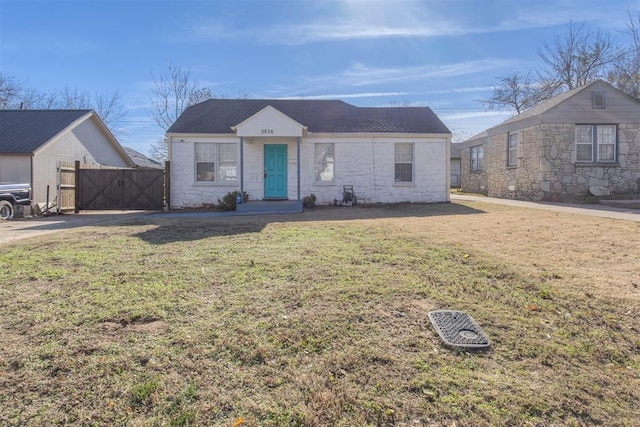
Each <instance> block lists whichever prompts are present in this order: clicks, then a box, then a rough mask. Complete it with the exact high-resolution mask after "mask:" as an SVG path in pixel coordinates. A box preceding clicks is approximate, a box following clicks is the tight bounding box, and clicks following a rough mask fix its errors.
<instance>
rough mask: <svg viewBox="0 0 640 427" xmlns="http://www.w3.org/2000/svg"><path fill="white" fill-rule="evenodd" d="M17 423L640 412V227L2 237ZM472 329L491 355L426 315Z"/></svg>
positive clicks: (496, 421)
mask: <svg viewBox="0 0 640 427" xmlns="http://www.w3.org/2000/svg"><path fill="white" fill-rule="evenodd" d="M2 249H3V250H2V253H1V254H0V330H1V331H2V332H1V334H0V425H7V426H22V425H125V426H143V425H144V426H147V425H158V426H161V425H162V426H164V425H166V426H192V425H199V426H200V425H202V426H212V425H216V426H217V425H219V426H229V427H231V426H239V425H242V426H320V425H338V426H340V425H344V426H348V425H358V426H359V425H372V426H387V425H398V426H400V425H425V426H429V425H433V426H440V425H443V426H452V425H456V426H500V425H504V426H507V425H531V426H551V425H576V426H581V425H607V426H615V425H621V426H625V425H626V426H633V425H637V422H638V420H639V419H640V407H639V406H638V401H640V266H639V264H638V254H639V253H640V223H637V222H625V221H617V220H610V219H601V218H592V217H583V216H579V215H568V214H561V213H555V212H545V211H538V210H536V211H534V210H526V209H520V208H514V207H505V206H495V205H488V204H487V205H485V204H468V203H467V204H465V203H462V202H460V203H451V204H438V205H400V206H388V207H377V208H364V207H363V208H323V209H317V210H315V211H311V212H305V213H304V214H302V215H291V216H285V217H276V216H262V217H230V218H202V217H195V218H194V217H185V218H179V219H176V218H165V217H163V216H157V215H156V216H142V217H139V218H135V219H129V220H126V222H125V223H123V224H121V225H117V226H102V227H85V228H82V229H78V230H75V231H63V232H60V233H57V234H52V235H48V236H42V237H40V238H38V239H31V240H25V241H21V242H15V243H12V244H10V245H4V246H3V247H2ZM435 309H457V310H463V311H466V312H467V313H469V314H470V315H472V316H473V317H474V318H475V319H476V320H477V321H478V323H480V325H482V327H483V329H484V331H485V332H487V334H488V335H489V337H490V338H491V340H492V347H491V349H490V350H489V351H487V352H480V353H465V352H457V351H454V350H451V349H448V348H446V347H445V346H444V345H443V344H442V341H441V340H440V338H439V337H438V335H437V333H436V331H435V330H434V329H433V327H432V326H431V324H430V322H429V320H428V317H427V314H428V312H429V311H430V310H435Z"/></svg>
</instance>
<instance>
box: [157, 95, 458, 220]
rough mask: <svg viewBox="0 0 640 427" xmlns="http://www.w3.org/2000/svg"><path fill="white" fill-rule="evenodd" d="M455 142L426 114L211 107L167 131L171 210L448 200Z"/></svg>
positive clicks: (216, 103)
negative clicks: (347, 193) (243, 200)
mask: <svg viewBox="0 0 640 427" xmlns="http://www.w3.org/2000/svg"><path fill="white" fill-rule="evenodd" d="M450 140H451V133H450V131H449V129H447V127H446V126H445V125H444V124H443V123H442V122H441V121H440V120H439V119H438V117H437V116H436V115H435V114H434V113H433V111H431V109H429V108H427V107H403V108H360V107H356V106H353V105H350V104H347V103H345V102H342V101H325V100H322V101H320V100H255V99H212V100H208V101H205V102H202V103H200V104H196V105H194V106H191V107H189V108H187V109H186V110H185V111H184V113H183V114H182V115H181V116H180V117H179V118H178V120H177V121H176V122H175V123H174V124H173V126H171V128H170V129H169V130H168V132H167V141H168V144H169V158H170V162H171V207H172V208H182V207H197V206H202V205H203V204H215V203H217V201H218V199H222V197H223V196H224V195H225V194H227V193H229V192H232V191H235V190H238V191H243V192H246V193H248V195H249V202H251V201H253V200H298V201H300V200H301V199H302V198H303V197H304V196H306V195H310V194H315V195H316V197H317V202H318V203H320V204H326V203H332V202H333V201H334V200H336V199H337V200H341V199H342V195H343V185H352V186H353V187H354V191H355V193H356V194H357V196H358V199H359V200H360V201H362V200H364V201H365V202H367V203H393V202H420V203H424V202H446V201H449V145H450Z"/></svg>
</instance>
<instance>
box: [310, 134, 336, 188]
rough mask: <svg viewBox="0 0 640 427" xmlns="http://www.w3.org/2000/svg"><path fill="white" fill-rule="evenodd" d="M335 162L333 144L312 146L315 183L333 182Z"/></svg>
mask: <svg viewBox="0 0 640 427" xmlns="http://www.w3.org/2000/svg"><path fill="white" fill-rule="evenodd" d="M335 162H336V156H335V144H334V143H316V144H314V146H313V163H314V170H315V182H317V183H323V182H326V183H331V182H334V178H335V175H334V167H335Z"/></svg>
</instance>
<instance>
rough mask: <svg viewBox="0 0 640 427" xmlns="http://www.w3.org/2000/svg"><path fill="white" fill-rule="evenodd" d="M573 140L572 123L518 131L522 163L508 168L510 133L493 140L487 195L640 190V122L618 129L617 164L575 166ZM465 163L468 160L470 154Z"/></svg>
mask: <svg viewBox="0 0 640 427" xmlns="http://www.w3.org/2000/svg"><path fill="white" fill-rule="evenodd" d="M574 140H575V125H573V124H539V125H535V126H531V127H528V128H524V129H520V130H518V149H519V152H518V165H517V166H516V167H509V166H507V148H506V147H507V145H506V144H507V142H506V141H507V134H506V133H505V134H500V135H496V136H493V137H491V138H490V141H489V144H488V146H485V151H484V161H485V170H486V171H487V181H488V185H487V188H488V191H487V194H488V195H489V196H492V197H502V198H516V199H522V200H561V199H563V198H566V197H567V196H584V195H587V194H589V187H593V186H598V187H607V188H609V190H610V192H611V193H612V194H624V193H632V192H638V191H639V190H640V189H639V188H638V186H639V180H640V124H620V125H619V126H618V162H617V163H616V164H613V165H597V164H595V163H588V164H580V163H576V162H575V148H574V147H575V146H574ZM466 161H467V163H468V162H469V159H468V154H467V160H466ZM463 163H464V157H463ZM463 167H464V165H463ZM467 167H468V165H467ZM467 170H468V169H467ZM471 175H473V174H471Z"/></svg>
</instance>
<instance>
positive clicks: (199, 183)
mask: <svg viewBox="0 0 640 427" xmlns="http://www.w3.org/2000/svg"><path fill="white" fill-rule="evenodd" d="M238 185H239V184H238V182H237V181H233V182H217V181H211V182H202V181H196V182H194V183H193V186H194V187H237V186H238Z"/></svg>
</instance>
